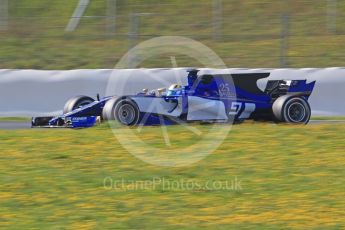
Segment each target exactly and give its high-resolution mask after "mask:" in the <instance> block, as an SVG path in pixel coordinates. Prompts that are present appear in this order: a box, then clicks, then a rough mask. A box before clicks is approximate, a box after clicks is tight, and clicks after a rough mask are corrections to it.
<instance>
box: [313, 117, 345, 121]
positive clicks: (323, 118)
mask: <svg viewBox="0 0 345 230" xmlns="http://www.w3.org/2000/svg"><path fill="white" fill-rule="evenodd" d="M311 119H312V120H325V121H327V120H328V121H331V120H335V121H344V120H345V117H343V116H337V117H334V116H333V117H332V116H324V117H321V116H320V117H319V116H316V117H312V118H311Z"/></svg>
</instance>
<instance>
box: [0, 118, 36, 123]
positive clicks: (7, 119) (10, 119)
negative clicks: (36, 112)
mask: <svg viewBox="0 0 345 230" xmlns="http://www.w3.org/2000/svg"><path fill="white" fill-rule="evenodd" d="M0 121H23V122H27V121H31V118H30V117H0Z"/></svg>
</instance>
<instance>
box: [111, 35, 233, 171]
mask: <svg viewBox="0 0 345 230" xmlns="http://www.w3.org/2000/svg"><path fill="white" fill-rule="evenodd" d="M176 55H179V56H181V55H184V56H187V57H188V58H189V59H191V60H193V61H197V62H198V63H200V65H201V66H203V67H207V68H212V69H201V71H200V72H199V74H198V75H201V74H207V73H211V72H212V73H222V74H229V73H226V71H227V67H226V65H225V64H224V62H223V61H222V59H221V58H220V57H219V56H218V55H217V54H216V53H215V52H213V51H212V50H211V49H210V48H208V47H207V46H205V45H203V44H202V43H200V42H197V41H195V40H192V39H189V38H185V37H176V36H164V37H157V38H153V39H150V40H147V41H144V42H142V43H140V44H139V45H137V46H135V47H134V48H132V49H131V50H130V51H129V52H127V53H126V54H125V55H124V56H123V57H122V58H121V60H120V61H119V62H118V63H117V64H116V66H115V68H114V69H113V71H112V74H111V76H110V78H109V80H108V85H107V89H106V95H107V96H116V97H121V96H125V95H136V94H137V93H139V92H140V91H142V89H143V88H147V89H148V90H155V89H157V88H161V87H164V88H166V89H167V88H169V86H170V85H172V84H177V85H182V86H184V85H187V74H188V73H187V72H186V70H187V69H188V68H177V67H178V59H177V58H176ZM157 57H158V58H166V59H167V60H170V61H171V67H172V69H135V68H137V67H138V66H140V64H141V63H143V62H144V61H147V60H150V59H153V58H157ZM128 67H130V68H131V69H128ZM229 80H230V81H232V79H228V80H227V81H229ZM231 85H233V84H229V86H226V87H225V88H224V85H221V86H219V85H218V87H217V88H218V90H219V92H218V93H219V95H220V97H222V95H223V94H224V92H225V91H226V90H228V91H232V93H233V92H235V90H234V89H233V88H231V87H232V86H231ZM193 87H194V88H195V87H197V86H194V85H193ZM192 90H193V89H192ZM155 91H157V90H155ZM225 93H226V92H225ZM162 100H164V99H162ZM213 102H214V101H211V104H212V103H213ZM179 106H181V105H179ZM211 106H212V105H211ZM139 107H140V106H139ZM209 107H210V103H205V104H199V105H197V106H194V107H191V106H190V105H189V108H188V113H193V114H198V113H199V112H202V111H203V110H205V109H206V110H207V108H209ZM148 108H149V111H150V112H152V113H156V114H157V111H161V110H162V107H161V105H160V104H159V103H158V104H157V103H153V102H152V103H151V104H150V105H149V106H148ZM216 113H218V114H219V113H223V114H224V109H223V110H222V111H216ZM158 117H159V121H160V123H161V124H159V125H158V126H143V123H145V122H146V121H145V119H147V116H145V115H144V116H143V117H142V120H141V123H140V124H139V125H137V126H133V127H130V126H122V125H119V124H118V123H117V122H113V121H109V124H110V127H111V128H112V132H113V133H114V135H115V137H116V138H117V139H118V141H119V142H120V143H121V145H122V146H123V147H124V148H125V149H126V150H127V151H128V152H129V153H131V154H132V155H134V156H135V157H137V158H139V159H141V160H143V161H145V162H147V163H149V164H153V165H157V166H168V167H182V166H188V165H190V164H193V163H196V162H198V161H200V160H202V159H204V158H205V157H206V156H208V155H209V154H211V153H212V152H214V151H215V150H216V149H217V148H218V147H219V145H220V144H221V143H222V142H223V141H224V139H225V138H226V137H227V135H228V133H229V131H230V130H231V126H232V121H229V123H228V124H219V123H218V124H217V123H209V124H207V125H201V126H200V125H195V123H190V122H186V119H185V118H184V119H179V118H178V117H175V118H174V122H175V123H177V126H179V127H176V126H174V125H173V126H166V125H163V124H164V117H163V116H161V115H159V113H158Z"/></svg>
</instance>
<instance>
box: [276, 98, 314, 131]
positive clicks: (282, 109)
mask: <svg viewBox="0 0 345 230" xmlns="http://www.w3.org/2000/svg"><path fill="white" fill-rule="evenodd" d="M272 110H273V115H274V117H275V118H276V119H277V120H278V121H280V122H287V123H292V124H307V123H308V122H309V120H310V116H311V109H310V105H309V103H308V102H307V101H306V100H305V99H304V98H302V97H296V96H291V95H284V96H281V97H279V98H278V99H277V100H276V101H275V102H274V103H273V106H272Z"/></svg>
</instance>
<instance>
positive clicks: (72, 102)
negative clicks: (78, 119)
mask: <svg viewBox="0 0 345 230" xmlns="http://www.w3.org/2000/svg"><path fill="white" fill-rule="evenodd" d="M94 101H95V100H94V99H93V98H91V97H88V96H75V97H72V98H71V99H69V100H68V101H67V102H66V103H65V106H64V108H63V114H66V113H69V112H71V111H73V110H75V109H78V108H80V107H83V106H85V105H88V104H90V103H92V102H94Z"/></svg>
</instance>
